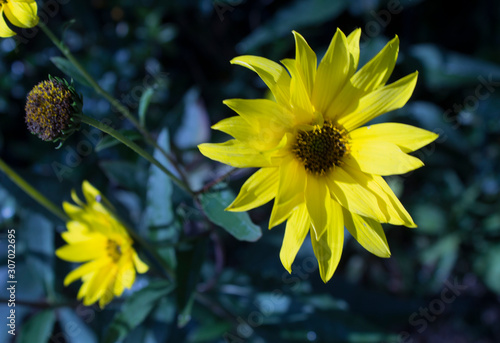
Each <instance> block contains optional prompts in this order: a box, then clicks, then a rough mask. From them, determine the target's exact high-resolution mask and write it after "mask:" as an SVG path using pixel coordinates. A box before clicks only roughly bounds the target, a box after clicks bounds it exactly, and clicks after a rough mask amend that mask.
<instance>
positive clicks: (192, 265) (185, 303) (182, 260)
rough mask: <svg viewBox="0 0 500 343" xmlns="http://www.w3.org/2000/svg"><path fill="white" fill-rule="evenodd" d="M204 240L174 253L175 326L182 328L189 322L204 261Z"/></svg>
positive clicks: (185, 246) (184, 246)
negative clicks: (175, 287)
mask: <svg viewBox="0 0 500 343" xmlns="http://www.w3.org/2000/svg"><path fill="white" fill-rule="evenodd" d="M206 246H207V240H206V239H197V240H195V241H194V243H193V244H190V245H187V244H186V245H183V246H181V247H179V248H178V249H177V251H176V257H177V268H176V273H175V274H176V279H177V309H178V311H179V316H178V318H177V325H178V326H179V327H184V326H185V325H186V324H187V323H188V322H189V321H190V320H191V309H192V307H193V302H194V295H195V291H196V285H197V284H198V279H199V276H200V270H201V266H202V264H203V260H204V259H205V250H206Z"/></svg>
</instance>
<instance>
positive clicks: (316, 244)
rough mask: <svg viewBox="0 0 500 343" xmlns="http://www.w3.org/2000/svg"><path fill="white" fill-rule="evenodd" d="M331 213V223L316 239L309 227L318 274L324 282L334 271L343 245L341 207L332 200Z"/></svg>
mask: <svg viewBox="0 0 500 343" xmlns="http://www.w3.org/2000/svg"><path fill="white" fill-rule="evenodd" d="M332 205H333V206H332V207H331V214H332V218H333V219H334V220H333V221H332V224H331V226H330V227H328V229H327V230H326V232H325V234H323V235H322V236H321V237H320V238H319V239H316V237H315V234H314V232H313V230H312V228H311V242H312V246H313V250H314V255H315V256H316V259H317V260H318V264H319V274H320V276H321V279H322V280H323V282H324V283H327V282H328V280H330V279H331V278H332V276H333V273H335V270H336V269H337V266H338V264H339V261H340V257H341V256H342V249H343V245H344V220H343V216H342V207H341V206H340V205H339V204H338V203H336V202H335V201H332Z"/></svg>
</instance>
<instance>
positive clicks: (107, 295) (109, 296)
mask: <svg viewBox="0 0 500 343" xmlns="http://www.w3.org/2000/svg"><path fill="white" fill-rule="evenodd" d="M115 283H116V277H114V278H113V277H111V276H108V280H107V283H106V288H105V289H104V292H103V294H102V295H101V298H100V299H99V307H100V308H101V309H102V308H104V307H105V306H106V305H107V304H109V303H110V302H111V300H113V298H114V297H115V292H114V289H115Z"/></svg>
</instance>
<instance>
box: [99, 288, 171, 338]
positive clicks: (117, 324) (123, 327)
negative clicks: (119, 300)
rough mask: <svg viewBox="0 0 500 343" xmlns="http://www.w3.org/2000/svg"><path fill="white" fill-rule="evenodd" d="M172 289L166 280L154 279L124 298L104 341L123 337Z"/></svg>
mask: <svg viewBox="0 0 500 343" xmlns="http://www.w3.org/2000/svg"><path fill="white" fill-rule="evenodd" d="M173 289H174V287H173V285H172V284H170V283H169V282H166V281H155V282H152V283H150V284H149V285H148V286H147V287H145V288H143V289H141V290H140V291H138V292H137V293H134V294H132V295H131V296H130V297H129V298H128V299H126V300H125V303H124V304H123V307H122V310H121V312H120V313H118V314H117V315H116V316H115V317H114V318H113V321H112V322H111V325H110V327H109V329H108V332H107V334H106V337H105V339H104V342H106V343H114V342H117V341H119V340H121V339H123V338H124V337H125V336H127V334H128V333H129V332H130V331H132V330H133V329H134V328H135V327H137V326H138V325H139V324H141V323H142V322H143V321H144V319H146V317H147V316H148V314H149V313H150V312H151V311H152V310H153V308H154V307H155V305H156V304H157V303H158V301H159V299H160V298H162V297H164V296H166V295H167V294H169V293H170V292H171V291H172V290H173Z"/></svg>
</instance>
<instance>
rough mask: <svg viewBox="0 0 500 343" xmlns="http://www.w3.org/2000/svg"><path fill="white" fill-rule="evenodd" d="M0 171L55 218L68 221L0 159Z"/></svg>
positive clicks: (55, 206) (50, 202) (56, 207)
mask: <svg viewBox="0 0 500 343" xmlns="http://www.w3.org/2000/svg"><path fill="white" fill-rule="evenodd" d="M0 170H1V171H3V172H4V173H5V174H6V175H7V177H8V178H9V179H11V180H12V182H14V183H15V184H16V185H17V186H18V187H19V188H21V189H22V190H23V191H24V192H25V193H26V194H28V195H29V196H30V197H32V198H33V199H35V200H36V201H37V202H38V203H39V204H40V205H42V206H43V207H45V208H46V209H47V210H49V211H50V212H52V213H53V214H54V215H55V216H57V217H59V218H60V219H61V220H62V221H64V222H66V221H68V220H69V218H68V216H67V215H66V214H65V213H64V212H63V210H62V209H61V208H60V207H58V206H57V205H55V204H54V203H53V202H52V201H50V200H49V199H47V198H46V197H45V196H44V195H43V194H41V193H40V192H39V191H37V190H36V189H34V188H33V187H32V186H31V185H30V184H29V183H27V182H26V180H24V179H23V178H22V177H21V176H19V174H17V173H16V172H15V171H14V170H13V169H12V168H10V167H9V166H8V165H7V164H6V163H5V162H4V161H3V160H2V159H1V158H0Z"/></svg>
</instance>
